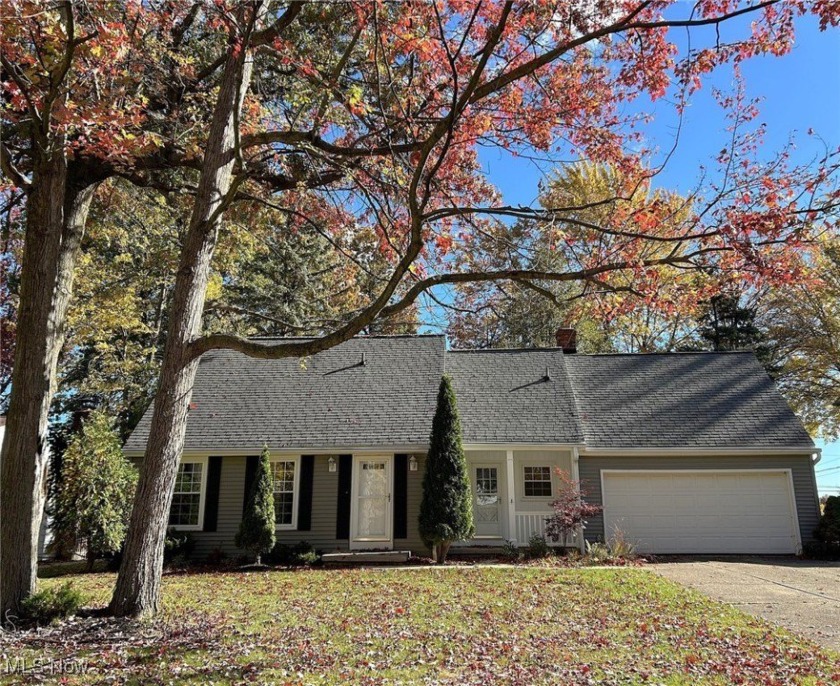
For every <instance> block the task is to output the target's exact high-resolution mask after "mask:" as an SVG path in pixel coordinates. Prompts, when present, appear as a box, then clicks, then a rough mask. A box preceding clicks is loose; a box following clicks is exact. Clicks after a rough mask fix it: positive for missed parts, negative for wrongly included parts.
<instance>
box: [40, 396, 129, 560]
mask: <svg viewBox="0 0 840 686" xmlns="http://www.w3.org/2000/svg"><path fill="white" fill-rule="evenodd" d="M136 486H137V470H136V469H135V468H134V465H132V464H131V463H130V462H129V461H128V460H126V459H125V457H124V456H123V453H122V448H121V446H120V439H119V436H118V435H117V433H116V432H115V431H114V430H113V428H112V427H111V420H110V418H109V417H108V415H107V414H105V413H104V412H100V411H97V412H93V413H92V414H91V415H90V417H89V418H88V419H87V420H86V421H85V422H84V424H83V426H82V430H81V431H80V432H79V433H77V434H75V435H74V436H73V438H71V439H70V442H69V444H68V445H67V449H66V450H65V451H64V458H63V463H62V479H61V483H60V486H59V488H58V491H57V493H56V496H55V503H54V508H55V509H54V517H55V526H56V535H57V536H58V537H60V538H63V539H66V540H72V541H75V542H80V543H84V545H85V547H86V549H87V556H88V561H89V563H90V565H91V567H92V566H93V562H94V561H95V560H96V559H97V558H100V557H102V556H105V555H109V554H113V553H116V552H117V551H118V550H119V549H120V547H121V546H122V543H123V540H124V539H125V534H126V530H127V528H128V519H129V516H130V515H131V504H132V501H133V499H134V489H135V488H136Z"/></svg>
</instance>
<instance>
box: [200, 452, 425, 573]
mask: <svg viewBox="0 0 840 686" xmlns="http://www.w3.org/2000/svg"><path fill="white" fill-rule="evenodd" d="M329 457H330V456H329V455H316V456H315V465H314V473H313V478H312V528H311V530H310V531H278V532H277V540H278V541H279V542H281V543H286V544H293V543H297V542H299V541H308V542H309V543H311V544H312V545H313V546H314V548H315V549H316V550H318V551H320V552H331V551H335V550H347V549H348V547H349V542H348V541H347V540H338V539H336V537H335V528H336V513H337V506H338V473H337V472H330V471H329V462H328V460H329ZM337 457H338V456H336V459H337ZM245 461H246V458H245V457H244V456H242V457H238V456H237V457H223V458H222V475H221V481H220V484H219V518H218V524H217V530H216V531H193V532H191V534H192V536H193V537H194V539H195V543H196V545H195V552H194V557H195V559H196V560H199V561H201V560H203V559H204V558H205V557H207V555H208V554H209V553H210V552H211V551H213V550H214V549H216V548H220V549H221V550H223V551H224V552H225V553H226V554H227V555H228V556H238V555H243V554H244V551H242V550H239V549H238V548H237V547H236V546H235V545H234V538H235V537H236V532H237V530H238V529H239V522H240V521H241V520H242V503H243V500H244V497H245ZM418 463H419V465H418V470H417V471H416V472H412V471H409V472H408V489H407V496H408V504H407V509H408V527H407V529H408V531H407V533H408V537H407V538H406V539H396V540H395V541H394V548H395V549H400V550H411V551H412V552H413V553H415V554H416V555H428V550H427V549H426V547H425V546H424V545H423V542H422V541H421V540H420V534H419V532H418V530H417V518H418V516H419V514H420V498H421V495H422V482H423V468H424V466H425V457H424V456H422V455H418Z"/></svg>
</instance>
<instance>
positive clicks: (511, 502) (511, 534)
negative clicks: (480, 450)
mask: <svg viewBox="0 0 840 686" xmlns="http://www.w3.org/2000/svg"><path fill="white" fill-rule="evenodd" d="M505 481H506V482H507V485H506V487H507V496H508V498H507V499H508V507H507V515H508V531H507V533H508V540H511V541H513V542H514V543H518V541H517V538H516V470H515V468H514V464H513V449H508V450H507V451H505Z"/></svg>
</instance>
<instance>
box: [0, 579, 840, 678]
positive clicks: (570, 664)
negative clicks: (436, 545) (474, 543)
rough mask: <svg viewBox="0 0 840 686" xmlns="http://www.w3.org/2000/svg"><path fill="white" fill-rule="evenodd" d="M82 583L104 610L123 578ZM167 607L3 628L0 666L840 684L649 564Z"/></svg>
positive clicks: (832, 670) (210, 588) (185, 585)
mask: <svg viewBox="0 0 840 686" xmlns="http://www.w3.org/2000/svg"><path fill="white" fill-rule="evenodd" d="M74 579H75V582H76V583H77V585H78V586H79V587H80V588H82V589H84V591H85V592H86V593H88V594H89V595H90V597H91V599H92V602H93V603H94V604H104V603H105V602H106V601H107V599H108V594H109V591H110V588H111V585H112V583H113V581H114V577H113V575H110V574H94V575H89V576H79V577H74ZM58 581H59V580H55V579H50V580H45V581H43V582H42V583H44V584H45V585H46V584H53V583H58ZM163 605H164V611H163V614H162V616H161V617H160V618H159V619H158V620H156V621H154V622H146V623H139V624H138V623H130V622H120V621H115V620H106V619H96V618H88V619H75V620H72V621H69V622H65V623H63V624H61V625H58V626H54V627H49V628H46V629H41V630H38V631H31V632H27V633H24V634H21V633H18V634H6V635H3V636H0V653H2V656H0V660H2V664H0V666H3V667H4V668H5V669H8V668H9V665H10V664H16V665H17V666H18V667H19V666H20V665H21V662H20V660H21V658H25V661H26V663H27V664H28V665H30V666H32V665H40V666H41V669H40V671H36V672H30V673H28V674H27V675H26V676H23V677H22V676H21V675H20V674H15V675H9V676H6V677H4V678H6V679H7V681H8V682H9V683H41V682H59V679H60V677H59V675H58V674H57V673H53V674H50V672H49V665H50V663H49V662H45V661H48V660H54V661H57V662H53V663H52V666H53V667H55V666H56V665H63V666H64V668H65V672H69V673H65V674H64V675H63V676H62V677H61V679H63V681H61V683H67V684H123V683H130V684H211V683H213V684H228V683H236V684H241V683H246V684H247V683H258V684H275V683H276V684H286V683H292V684H298V683H300V684H314V683H330V684H339V683H341V684H344V683H355V684H386V683H388V684H398V683H404V684H415V683H420V684H424V683H425V684H539V683H545V684H636V683H639V684H686V685H687V684H780V685H785V686H786V685H788V684H800V683H801V684H835V683H840V656H838V655H833V654H830V653H829V652H827V651H825V650H822V649H819V648H817V647H815V646H814V645H812V644H810V643H808V642H806V641H803V640H800V639H798V638H795V637H792V636H791V635H790V634H787V633H786V632H784V631H782V630H779V629H776V628H772V627H770V626H769V625H767V624H765V623H763V622H761V621H760V620H757V619H754V618H752V617H750V616H748V615H745V614H744V613H742V612H740V611H738V610H736V609H734V608H731V607H729V606H726V605H722V604H719V603H715V602H713V601H711V600H708V599H706V598H705V597H703V596H701V595H699V594H697V593H694V592H692V591H688V590H686V589H685V588H682V587H681V586H677V585H675V584H673V583H670V582H668V581H665V580H664V579H661V578H659V577H658V576H656V575H655V574H652V573H651V572H648V571H646V570H643V569H615V570H612V569H544V568H543V569H540V568H516V569H510V568H490V567H473V568H465V567H460V568H450V569H433V568H432V569H428V568H426V569H423V568H420V569H394V570H347V571H333V570H326V571H308V570H303V571H297V572H294V571H291V572H287V571H275V572H268V573H249V574H241V573H213V574H191V575H173V576H167V577H166V578H165V579H164V595H163ZM15 660H17V662H14V661H15ZM9 661H11V662H9ZM61 661H63V662H61ZM80 666H81V667H84V668H86V672H85V673H83V674H80V673H73V672H74V671H76V672H78V671H79V667H80Z"/></svg>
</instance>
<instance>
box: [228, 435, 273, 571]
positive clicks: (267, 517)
mask: <svg viewBox="0 0 840 686" xmlns="http://www.w3.org/2000/svg"><path fill="white" fill-rule="evenodd" d="M275 541H276V536H275V523H274V483H273V479H272V476H271V462H270V461H269V452H268V446H266V447H264V448H263V451H262V454H261V455H260V462H259V466H258V467H257V474H256V478H255V479H254V483H253V485H252V486H251V491H250V493H248V502H247V504H246V506H245V514H244V515H243V516H242V523H241V524H240V525H239V532H238V533H237V534H236V546H237V547H238V548H244V549H245V550H250V551H252V552H253V553H254V554H255V555H256V558H257V559H256V564H260V562H261V558H262V555H263V553H268V552H270V551H271V549H272V548H273V547H274V543H275Z"/></svg>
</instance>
